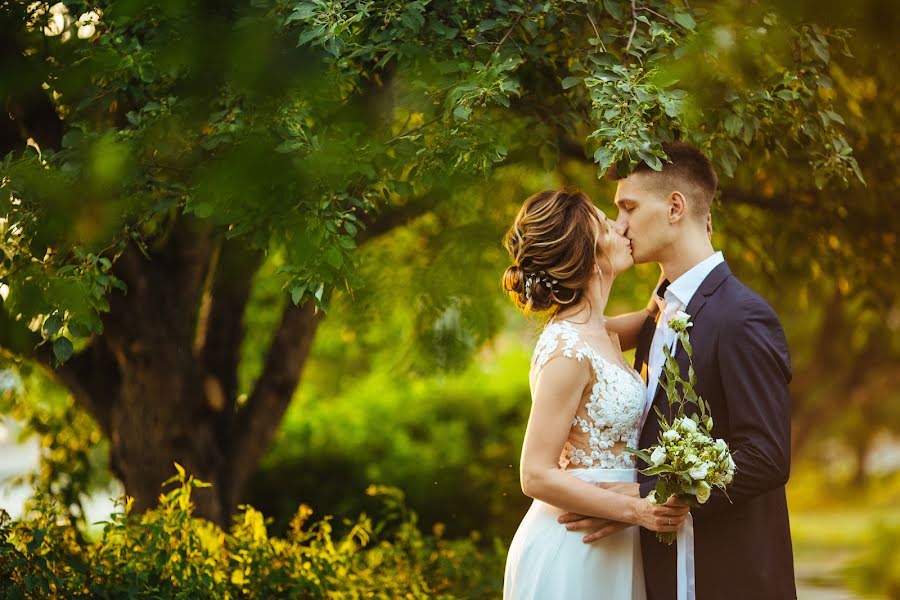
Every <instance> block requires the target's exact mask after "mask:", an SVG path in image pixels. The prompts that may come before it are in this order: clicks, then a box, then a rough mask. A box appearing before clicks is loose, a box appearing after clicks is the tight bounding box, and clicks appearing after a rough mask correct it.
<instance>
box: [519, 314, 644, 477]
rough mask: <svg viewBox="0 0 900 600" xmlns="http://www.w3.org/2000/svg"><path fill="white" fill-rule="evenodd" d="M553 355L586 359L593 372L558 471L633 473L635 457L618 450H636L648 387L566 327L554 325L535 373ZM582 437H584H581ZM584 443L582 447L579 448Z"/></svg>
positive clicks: (539, 349)
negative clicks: (598, 469)
mask: <svg viewBox="0 0 900 600" xmlns="http://www.w3.org/2000/svg"><path fill="white" fill-rule="evenodd" d="M560 341H561V342H562V349H561V351H559V352H558V350H559V345H560ZM554 353H557V354H556V355H557V356H559V355H561V356H565V357H567V358H575V359H576V360H578V361H579V362H580V361H582V360H584V359H585V358H587V359H588V360H590V361H591V366H592V367H593V372H594V373H593V378H592V379H593V382H594V383H593V385H592V387H591V393H590V396H589V397H588V399H587V401H586V402H585V404H584V406H583V407H579V410H578V412H577V413H576V416H575V417H574V419H573V420H572V428H573V433H574V434H575V435H571V434H570V441H567V442H566V445H565V447H564V448H563V452H562V456H560V460H559V466H560V468H562V469H565V468H566V467H567V466H568V465H569V464H570V463H571V464H572V465H576V466H583V467H595V466H598V467H601V468H604V469H633V468H634V467H635V465H636V461H635V457H634V456H633V455H632V454H629V453H626V452H624V451H622V450H621V447H620V448H615V446H616V444H619V443H624V444H625V445H627V446H630V447H632V448H636V447H637V444H638V434H639V432H638V424H639V422H640V418H641V414H642V412H643V405H644V384H643V382H642V381H641V380H640V379H638V378H637V377H636V375H635V374H634V372H633V371H630V370H626V369H625V368H624V367H621V366H619V365H616V364H613V363H611V362H609V361H608V360H606V359H605V358H603V357H602V356H601V355H600V354H599V353H597V352H595V351H594V349H593V348H591V347H590V346H589V345H588V344H587V343H586V342H583V341H582V340H581V338H580V336H579V335H578V331H577V329H575V327H574V326H573V325H572V324H571V323H569V322H568V321H558V322H556V323H550V324H548V325H547V326H546V327H545V328H544V331H543V332H542V333H541V336H540V338H539V339H538V342H537V345H536V346H535V349H534V358H533V363H534V365H533V371H534V374H535V375H536V374H537V372H538V371H539V370H540V369H541V368H542V367H543V366H544V365H545V364H547V361H549V360H550V358H552V357H553V356H554ZM579 433H580V435H579ZM579 442H580V443H579Z"/></svg>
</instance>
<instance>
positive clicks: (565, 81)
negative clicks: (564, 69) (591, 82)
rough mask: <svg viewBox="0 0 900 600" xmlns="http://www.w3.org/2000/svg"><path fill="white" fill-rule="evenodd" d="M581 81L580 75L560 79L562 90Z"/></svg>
mask: <svg viewBox="0 0 900 600" xmlns="http://www.w3.org/2000/svg"><path fill="white" fill-rule="evenodd" d="M582 81H583V78H582V77H566V78H565V79H563V80H562V87H563V89H564V90H567V89H569V88H570V87H574V86H576V85H578V84H579V83H581V82H582Z"/></svg>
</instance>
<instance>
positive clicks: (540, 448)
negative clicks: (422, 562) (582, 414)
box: [521, 356, 688, 531]
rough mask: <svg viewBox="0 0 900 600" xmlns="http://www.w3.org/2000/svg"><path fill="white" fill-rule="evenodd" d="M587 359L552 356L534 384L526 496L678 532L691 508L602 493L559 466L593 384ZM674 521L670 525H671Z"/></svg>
mask: <svg viewBox="0 0 900 600" xmlns="http://www.w3.org/2000/svg"><path fill="white" fill-rule="evenodd" d="M589 369H590V367H589V365H588V363H587V361H584V362H582V361H578V360H574V359H567V358H564V357H561V356H557V357H554V358H551V359H550V360H549V361H548V362H547V363H546V364H545V366H544V367H543V369H542V370H541V372H540V373H539V375H538V378H537V381H536V383H535V393H534V400H533V402H532V405H531V415H530V416H529V418H528V428H527V430H526V432H525V442H524V445H523V447H522V461H521V482H522V491H523V492H524V493H525V495H527V496H530V497H532V498H535V499H538V500H542V501H544V502H546V503H548V504H551V505H553V506H556V507H558V508H561V509H563V510H565V511H569V512H575V513H579V514H583V515H591V516H595V517H603V518H606V519H614V520H616V521H624V522H626V523H632V524H634V525H640V526H642V527H646V528H647V529H651V530H653V531H675V530H677V529H678V526H679V525H681V523H682V521H683V520H684V518H685V516H686V514H687V511H688V509H687V508H686V507H681V506H665V505H654V504H651V503H650V502H648V501H647V499H646V498H636V497H634V496H628V495H623V494H617V493H615V492H611V491H609V490H605V489H601V488H599V487H596V486H594V485H592V484H590V483H587V482H585V481H582V480H580V479H578V478H576V477H573V476H572V475H569V474H567V473H565V472H564V471H563V470H562V469H560V468H559V467H558V465H557V461H558V460H559V453H560V449H561V448H562V447H563V446H564V444H565V442H566V438H567V437H568V433H569V430H570V429H571V427H572V418H573V417H574V416H575V412H576V409H577V407H578V403H579V402H580V401H581V397H582V392H583V391H584V389H585V388H586V387H587V386H588V385H589V384H590V371H589ZM669 523H671V524H669Z"/></svg>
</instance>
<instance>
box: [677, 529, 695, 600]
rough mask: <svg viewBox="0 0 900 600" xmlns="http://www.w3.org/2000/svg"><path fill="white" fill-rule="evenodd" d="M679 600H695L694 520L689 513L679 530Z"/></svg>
mask: <svg viewBox="0 0 900 600" xmlns="http://www.w3.org/2000/svg"><path fill="white" fill-rule="evenodd" d="M677 543H678V567H677V569H678V600H695V599H696V597H697V592H696V586H695V584H694V518H693V517H692V516H691V513H688V516H687V519H686V520H685V522H684V525H682V526H681V528H680V529H679V530H678V538H677Z"/></svg>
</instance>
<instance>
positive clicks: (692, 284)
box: [665, 252, 725, 307]
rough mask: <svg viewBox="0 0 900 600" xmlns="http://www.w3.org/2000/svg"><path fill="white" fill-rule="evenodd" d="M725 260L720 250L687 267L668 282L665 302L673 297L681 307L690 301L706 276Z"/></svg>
mask: <svg viewBox="0 0 900 600" xmlns="http://www.w3.org/2000/svg"><path fill="white" fill-rule="evenodd" d="M723 262H725V257H724V256H722V253H721V252H716V253H715V254H713V255H712V256H710V257H708V258H706V259H704V260H702V261H700V262H699V263H697V264H696V265H694V266H693V267H691V268H690V269H688V270H687V271H686V272H685V273H684V274H682V276H681V277H679V278H678V279H676V280H675V281H673V282H672V283H670V284H669V286H668V287H667V288H666V291H665V297H666V301H667V302H671V300H672V299H673V298H674V299H675V300H677V301H678V302H679V303H680V304H681V305H682V307H685V306H687V305H688V304H690V303H691V298H693V297H694V294H695V293H696V292H697V288H699V287H700V284H701V283H703V280H704V279H706V276H707V275H709V273H710V272H711V271H712V270H713V269H715V268H716V267H717V266H719V265H720V264H721V263H723Z"/></svg>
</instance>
